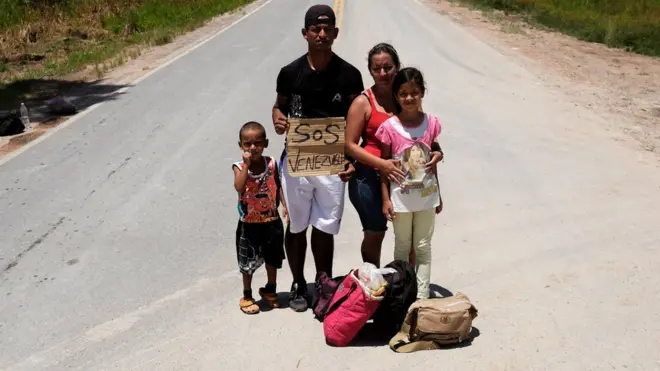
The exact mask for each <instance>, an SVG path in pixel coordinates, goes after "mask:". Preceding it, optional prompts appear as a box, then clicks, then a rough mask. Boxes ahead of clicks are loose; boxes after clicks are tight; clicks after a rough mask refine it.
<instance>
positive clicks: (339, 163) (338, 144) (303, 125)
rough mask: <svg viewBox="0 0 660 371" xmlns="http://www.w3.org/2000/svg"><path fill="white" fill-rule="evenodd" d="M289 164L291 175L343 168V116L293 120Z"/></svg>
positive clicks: (287, 139) (288, 139)
mask: <svg viewBox="0 0 660 371" xmlns="http://www.w3.org/2000/svg"><path fill="white" fill-rule="evenodd" d="M289 124H290V126H289V131H288V133H287V137H286V142H287V165H288V170H289V174H291V176H294V177H297V176H315V175H331V174H337V173H340V172H342V171H344V143H345V140H344V132H345V130H346V122H345V121H344V119H343V118H340V117H338V118H322V119H291V120H289Z"/></svg>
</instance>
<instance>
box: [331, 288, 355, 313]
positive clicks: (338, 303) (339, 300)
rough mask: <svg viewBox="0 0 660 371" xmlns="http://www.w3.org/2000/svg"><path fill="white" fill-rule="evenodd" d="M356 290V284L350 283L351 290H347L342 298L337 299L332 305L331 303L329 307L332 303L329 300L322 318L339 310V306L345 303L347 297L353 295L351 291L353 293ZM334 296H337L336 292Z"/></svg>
mask: <svg viewBox="0 0 660 371" xmlns="http://www.w3.org/2000/svg"><path fill="white" fill-rule="evenodd" d="M340 285H341V284H340ZM356 288H357V283H355V282H352V283H351V288H350V289H349V290H348V293H346V294H345V295H344V296H342V297H341V298H339V299H338V300H337V301H335V302H334V303H332V305H329V304H330V302H331V301H332V300H329V301H328V303H327V304H326V306H327V310H326V312H325V314H324V316H328V315H330V313H332V312H334V311H335V310H337V308H339V306H341V304H342V303H343V302H345V301H346V299H348V297H349V296H351V294H352V293H353V291H355V289H356ZM336 294H337V292H336V291H335V295H336ZM333 296H334V295H333Z"/></svg>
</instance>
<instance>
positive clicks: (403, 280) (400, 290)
mask: <svg viewBox="0 0 660 371" xmlns="http://www.w3.org/2000/svg"><path fill="white" fill-rule="evenodd" d="M384 268H393V269H395V270H396V272H395V273H388V274H385V275H383V278H384V279H385V281H387V288H386V290H385V298H384V299H383V301H382V302H381V303H380V306H379V307H378V310H376V313H374V315H373V316H372V317H371V318H372V319H373V321H374V324H378V328H379V329H380V330H381V331H383V336H385V337H391V336H394V334H396V333H397V332H398V331H399V329H400V328H401V325H402V324H403V321H404V320H405V318H406V314H407V312H408V308H409V307H410V305H412V303H414V302H415V300H416V299H417V274H416V273H415V267H413V266H412V265H410V263H408V262H407V261H404V260H395V261H393V262H391V263H389V264H387V265H386V266H385V267H384Z"/></svg>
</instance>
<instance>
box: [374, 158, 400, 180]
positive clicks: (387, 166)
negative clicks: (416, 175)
mask: <svg viewBox="0 0 660 371" xmlns="http://www.w3.org/2000/svg"><path fill="white" fill-rule="evenodd" d="M379 170H380V172H381V173H382V175H383V176H385V177H387V179H388V180H389V181H390V182H395V183H396V184H401V182H403V181H404V180H405V179H406V178H405V173H404V172H403V170H401V168H400V161H399V160H384V161H383V163H382V166H379Z"/></svg>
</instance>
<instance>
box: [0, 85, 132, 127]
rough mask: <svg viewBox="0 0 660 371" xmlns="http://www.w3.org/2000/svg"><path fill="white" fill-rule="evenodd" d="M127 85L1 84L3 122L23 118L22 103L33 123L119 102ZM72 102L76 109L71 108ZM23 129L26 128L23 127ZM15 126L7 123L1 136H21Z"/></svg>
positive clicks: (0, 116) (0, 111)
mask: <svg viewBox="0 0 660 371" xmlns="http://www.w3.org/2000/svg"><path fill="white" fill-rule="evenodd" d="M126 86H127V85H117V84H106V83H104V82H103V80H98V81H94V82H86V81H69V80H55V79H53V80H47V79H26V80H19V81H16V82H13V83H11V84H0V119H2V120H3V121H5V122H6V121H7V120H10V119H13V120H15V118H19V119H20V114H19V109H20V105H21V102H23V103H25V105H26V106H27V108H28V110H29V114H30V120H31V121H32V122H39V123H41V122H45V121H50V120H53V119H57V118H59V117H65V116H69V115H72V114H75V113H76V112H79V111H82V110H84V109H86V108H88V107H89V106H91V105H93V104H96V103H99V102H103V101H108V100H113V99H116V98H117V97H118V96H119V95H120V94H121V93H120V92H119V90H120V89H122V88H124V87H126ZM53 98H58V99H59V101H58V102H57V103H55V104H51V105H48V104H46V102H47V101H48V100H50V99H53ZM61 98H64V99H61ZM67 103H71V104H72V105H73V108H75V109H73V110H72V109H71V107H67V106H68V104H67ZM21 129H22V128H21ZM16 131H18V128H17V127H16V126H15V124H10V123H7V124H5V127H4V128H0V136H7V135H16V134H20V132H22V130H20V131H18V132H16Z"/></svg>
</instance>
